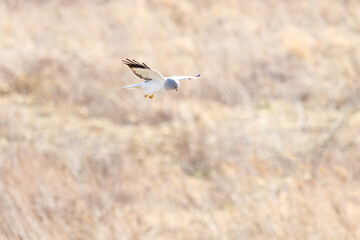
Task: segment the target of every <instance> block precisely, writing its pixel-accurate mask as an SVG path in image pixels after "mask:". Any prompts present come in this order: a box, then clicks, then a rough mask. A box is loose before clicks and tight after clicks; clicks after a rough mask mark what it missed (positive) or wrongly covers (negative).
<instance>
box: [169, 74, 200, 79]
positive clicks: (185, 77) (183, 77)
mask: <svg viewBox="0 0 360 240" xmlns="http://www.w3.org/2000/svg"><path fill="white" fill-rule="evenodd" d="M200 77H201V73H200V74H198V75H196V76H195V77H191V76H172V77H167V78H171V79H174V80H190V79H198V78H200Z"/></svg>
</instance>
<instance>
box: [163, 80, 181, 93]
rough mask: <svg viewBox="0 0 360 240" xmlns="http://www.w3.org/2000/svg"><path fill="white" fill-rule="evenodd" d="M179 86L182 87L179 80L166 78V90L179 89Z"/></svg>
mask: <svg viewBox="0 0 360 240" xmlns="http://www.w3.org/2000/svg"><path fill="white" fill-rule="evenodd" d="M179 87H180V83H179V81H177V80H174V79H170V78H168V79H166V81H165V89H166V90H176V91H177V90H178V89H179Z"/></svg>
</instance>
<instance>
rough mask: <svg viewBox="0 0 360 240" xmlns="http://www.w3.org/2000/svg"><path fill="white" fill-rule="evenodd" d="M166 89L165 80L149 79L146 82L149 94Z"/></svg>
mask: <svg viewBox="0 0 360 240" xmlns="http://www.w3.org/2000/svg"><path fill="white" fill-rule="evenodd" d="M163 91H165V87H164V82H160V81H147V82H145V93H146V94H148V95H151V94H154V93H159V92H163Z"/></svg>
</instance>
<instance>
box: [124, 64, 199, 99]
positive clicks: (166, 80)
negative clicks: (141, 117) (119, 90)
mask: <svg viewBox="0 0 360 240" xmlns="http://www.w3.org/2000/svg"><path fill="white" fill-rule="evenodd" d="M123 63H124V64H126V65H127V66H128V67H129V69H130V70H131V72H132V73H133V74H134V75H135V76H137V77H139V78H141V79H143V80H144V81H143V82H141V83H137V84H133V85H129V86H125V87H123V88H141V89H144V90H145V96H144V97H145V98H147V97H149V98H150V99H152V98H153V97H154V95H155V94H157V93H161V92H164V91H167V90H176V91H177V90H178V89H179V87H180V82H179V81H181V80H186V79H198V78H200V77H201V74H198V75H197V76H195V77H191V76H173V77H163V76H162V75H161V74H160V73H159V72H158V71H155V70H153V69H151V68H149V67H148V66H147V65H146V64H145V63H139V62H137V61H136V60H134V59H133V60H130V59H128V58H126V60H123Z"/></svg>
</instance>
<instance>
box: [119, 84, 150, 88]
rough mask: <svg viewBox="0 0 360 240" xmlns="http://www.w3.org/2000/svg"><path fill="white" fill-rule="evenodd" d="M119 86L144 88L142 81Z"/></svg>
mask: <svg viewBox="0 0 360 240" xmlns="http://www.w3.org/2000/svg"><path fill="white" fill-rule="evenodd" d="M121 88H144V85H143V83H137V84H133V85H129V86H125V87H121Z"/></svg>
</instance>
